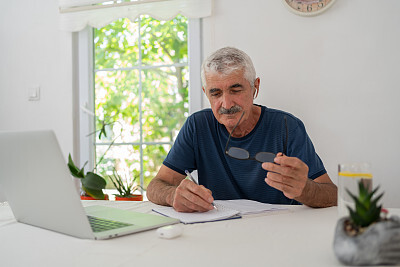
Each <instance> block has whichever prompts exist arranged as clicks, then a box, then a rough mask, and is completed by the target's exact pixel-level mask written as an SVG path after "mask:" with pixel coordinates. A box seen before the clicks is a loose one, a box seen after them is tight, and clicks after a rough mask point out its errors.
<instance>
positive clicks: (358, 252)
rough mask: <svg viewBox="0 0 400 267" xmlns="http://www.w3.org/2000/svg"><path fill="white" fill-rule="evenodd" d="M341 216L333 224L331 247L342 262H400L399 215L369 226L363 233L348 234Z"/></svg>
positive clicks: (363, 263)
mask: <svg viewBox="0 0 400 267" xmlns="http://www.w3.org/2000/svg"><path fill="white" fill-rule="evenodd" d="M346 220H349V217H344V218H341V219H340V220H339V221H338V223H337V225H336V232H335V239H334V243H333V250H334V252H335V255H336V257H337V258H338V259H339V260H340V262H341V263H343V264H346V265H378V264H380V265H382V264H384V265H395V264H400V218H399V217H397V216H392V217H391V218H390V219H388V220H386V221H381V222H378V223H374V224H372V225H370V226H369V227H368V228H367V229H366V230H365V232H363V233H362V234H360V235H357V236H349V235H347V233H346V232H345V230H344V225H345V224H344V223H345V221H346Z"/></svg>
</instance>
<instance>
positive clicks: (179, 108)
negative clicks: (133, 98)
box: [142, 67, 189, 142]
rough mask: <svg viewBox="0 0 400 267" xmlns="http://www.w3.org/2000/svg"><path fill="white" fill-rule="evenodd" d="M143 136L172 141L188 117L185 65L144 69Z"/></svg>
mask: <svg viewBox="0 0 400 267" xmlns="http://www.w3.org/2000/svg"><path fill="white" fill-rule="evenodd" d="M144 77H145V78H144V79H143V89H142V90H143V101H142V110H143V138H144V140H145V141H152V142H155V141H160V142H161V141H162V142H172V141H173V140H174V139H175V137H176V135H177V134H178V131H179V130H180V128H181V127H182V125H183V123H184V121H185V119H186V118H187V116H188V106H189V105H188V68H187V67H171V68H166V67H165V68H157V69H151V70H146V71H144Z"/></svg>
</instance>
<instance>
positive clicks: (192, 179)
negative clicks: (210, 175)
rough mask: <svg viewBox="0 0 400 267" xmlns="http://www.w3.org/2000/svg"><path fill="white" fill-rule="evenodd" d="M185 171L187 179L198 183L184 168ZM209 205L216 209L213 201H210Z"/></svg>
mask: <svg viewBox="0 0 400 267" xmlns="http://www.w3.org/2000/svg"><path fill="white" fill-rule="evenodd" d="M185 173H186V175H187V177H189V179H190V180H191V181H192V182H193V183H195V184H197V185H199V184H198V183H197V182H196V180H195V179H194V178H193V176H192V174H191V173H190V172H189V171H188V170H185ZM211 205H213V207H214V209H217V207H216V206H215V204H214V202H212V203H211Z"/></svg>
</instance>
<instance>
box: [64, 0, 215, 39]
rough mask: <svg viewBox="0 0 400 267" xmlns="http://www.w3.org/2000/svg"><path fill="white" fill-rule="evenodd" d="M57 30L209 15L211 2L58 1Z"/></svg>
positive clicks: (177, 0)
mask: <svg viewBox="0 0 400 267" xmlns="http://www.w3.org/2000/svg"><path fill="white" fill-rule="evenodd" d="M59 7H60V28H61V30H64V31H71V32H75V31H80V30H82V29H84V28H85V27H86V26H87V25H89V26H91V27H94V28H99V27H103V26H105V25H107V24H109V23H111V22H112V21H114V20H117V19H119V18H128V19H130V20H131V21H133V20H135V19H136V18H137V17H138V16H139V15H150V16H151V17H153V18H155V19H158V20H170V19H172V18H174V17H175V16H176V15H178V14H182V15H184V16H186V17H188V18H202V17H207V16H210V15H211V10H212V0H131V1H130V2H126V1H124V2H121V1H118V2H115V1H114V2H113V1H105V0H59Z"/></svg>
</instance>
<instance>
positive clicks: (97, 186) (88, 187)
mask: <svg viewBox="0 0 400 267" xmlns="http://www.w3.org/2000/svg"><path fill="white" fill-rule="evenodd" d="M85 165H86V163H85V164H84V166H83V167H82V168H81V169H79V168H78V167H76V165H75V163H74V162H73V160H72V157H71V154H69V156H68V168H69V171H70V173H71V174H72V176H74V177H76V178H78V179H80V180H81V184H82V189H83V190H84V191H85V192H86V194H88V195H89V196H91V197H93V198H95V199H104V193H103V189H104V188H105V187H106V180H105V179H104V178H103V177H101V176H100V175H98V174H96V173H94V172H87V173H86V174H85V171H84V168H85Z"/></svg>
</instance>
